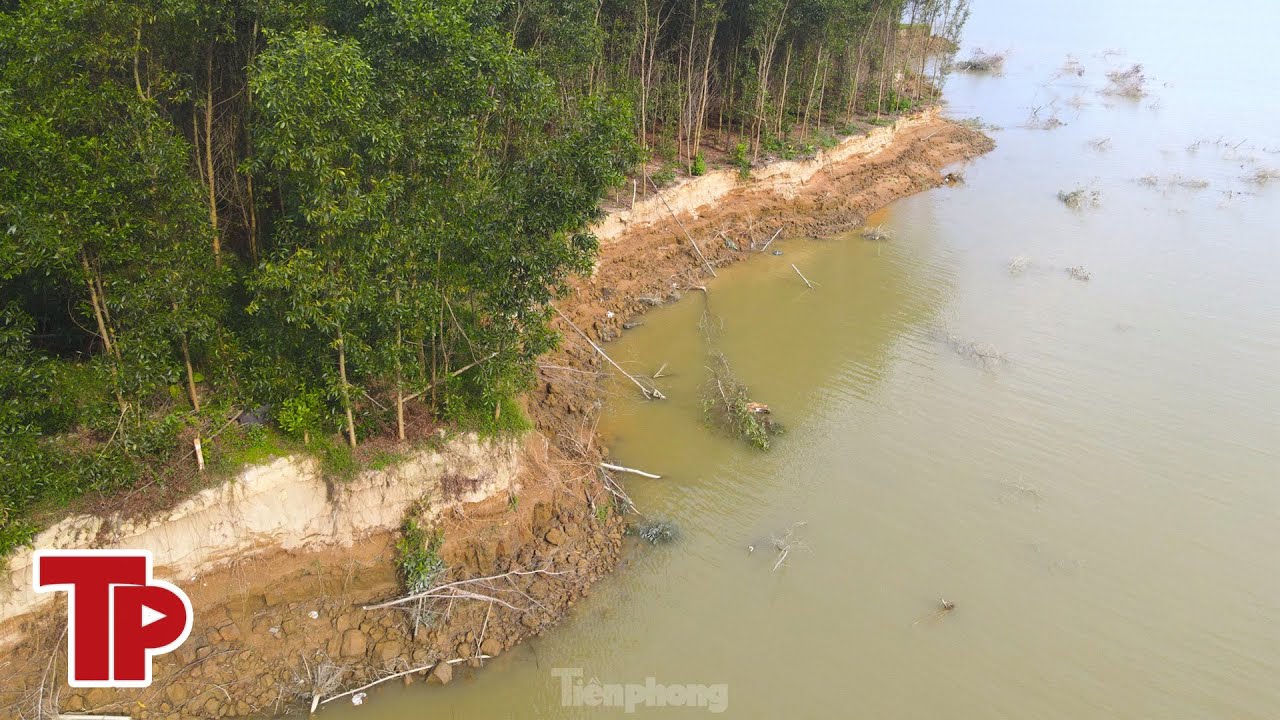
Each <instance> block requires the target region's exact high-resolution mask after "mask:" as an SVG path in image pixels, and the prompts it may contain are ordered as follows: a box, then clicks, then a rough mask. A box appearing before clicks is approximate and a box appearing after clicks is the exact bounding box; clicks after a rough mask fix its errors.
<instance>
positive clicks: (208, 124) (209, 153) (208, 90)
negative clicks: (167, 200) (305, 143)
mask: <svg viewBox="0 0 1280 720" xmlns="http://www.w3.org/2000/svg"><path fill="white" fill-rule="evenodd" d="M213 49H214V45H213V43H209V53H208V55H207V56H206V58H205V65H204V73H205V96H204V162H205V176H206V177H208V179H209V226H210V227H211V228H213V258H214V261H215V262H217V263H218V264H219V265H221V264H222V236H221V235H220V234H219V232H218V183H217V180H216V179H215V177H214V174H213Z"/></svg>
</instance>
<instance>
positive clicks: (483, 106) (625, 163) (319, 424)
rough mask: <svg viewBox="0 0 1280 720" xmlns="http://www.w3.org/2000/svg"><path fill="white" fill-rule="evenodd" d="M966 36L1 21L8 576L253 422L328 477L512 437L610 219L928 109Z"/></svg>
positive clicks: (537, 1) (706, 8)
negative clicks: (691, 183)
mask: <svg viewBox="0 0 1280 720" xmlns="http://www.w3.org/2000/svg"><path fill="white" fill-rule="evenodd" d="M967 14H968V10H967V3H966V0H638V1H637V0H554V1H553V0H364V1H361V2H354V1H352V0H309V1H307V2H281V1H280V0H240V1H216V0H215V1H213V2H197V1H196V0H145V1H137V0H124V1H118V0H112V1H109V2H108V1H106V0H26V1H14V0H4V1H0V399H2V400H3V404H2V405H0V468H3V477H0V551H7V550H8V549H10V548H12V547H14V546H15V545H17V544H21V543H23V542H26V541H28V540H29V539H30V537H31V535H32V533H33V532H34V530H35V529H36V527H37V523H36V521H35V520H34V519H33V518H35V517H36V516H37V515H38V512H39V511H41V510H46V509H49V508H54V507H60V506H63V505H65V504H66V503H68V502H70V501H72V500H74V499H76V498H78V497H80V496H83V495H84V494H86V493H97V494H111V493H113V492H119V491H121V490H123V489H126V488H129V487H134V486H136V485H137V484H138V483H139V482H141V481H143V480H145V481H147V482H149V483H157V482H158V483H160V484H161V485H163V484H164V482H165V481H166V477H167V476H166V473H168V472H170V471H171V470H172V468H173V466H174V465H175V464H177V463H178V462H179V461H180V460H182V459H184V458H185V456H187V455H189V453H190V451H191V447H192V446H191V440H192V439H193V438H196V437H201V436H204V437H206V438H209V437H210V436H212V435H215V434H217V433H218V432H219V431H221V430H222V429H223V428H225V427H226V426H227V425H228V424H229V419H230V418H232V417H235V415H236V414H237V413H239V412H241V411H243V410H245V409H254V411H255V413H258V414H262V415H265V416H266V417H267V418H269V422H270V423H271V424H272V425H273V426H274V427H276V428H278V429H279V430H280V431H282V432H284V433H286V434H288V435H291V436H294V437H296V438H298V439H299V440H300V441H301V440H305V441H306V442H308V443H311V442H315V443H317V444H318V445H319V446H321V447H324V448H330V449H332V447H333V446H335V445H338V442H337V440H336V439H337V438H338V436H339V435H340V436H341V438H342V442H344V443H345V444H346V445H348V446H351V447H354V446H356V445H357V444H359V443H360V442H361V441H362V440H363V439H364V438H366V437H369V436H387V437H393V438H398V439H400V440H404V439H405V438H406V436H407V435H412V434H413V433H412V429H411V427H410V426H411V425H412V419H413V418H415V417H426V418H430V419H431V420H432V421H433V422H439V421H447V422H451V423H455V424H457V425H459V426H461V427H464V428H467V429H489V430H494V429H503V428H508V429H511V428H519V427H520V425H521V423H522V422H524V420H523V417H522V415H521V413H520V411H519V409H518V406H517V405H516V404H515V403H514V398H516V397H517V396H518V395H519V393H521V392H522V391H523V390H524V389H525V388H526V387H527V386H528V384H529V383H530V381H531V380H532V377H533V374H532V371H533V367H534V365H533V361H534V359H535V358H537V357H538V356H539V355H540V354H542V353H543V352H545V351H547V350H548V349H550V348H551V347H553V345H554V344H555V343H556V342H557V336H556V334H555V333H554V332H553V331H552V330H551V329H550V318H551V314H552V312H553V311H552V310H551V306H550V303H551V301H552V300H553V299H554V298H555V297H557V295H558V294H559V293H560V292H561V291H563V290H564V288H565V284H566V281H567V279H568V278H569V277H570V275H571V274H573V273H577V272H583V271H587V270H589V268H590V267H591V264H592V262H593V258H594V254H595V250H596V240H595V238H594V237H593V236H592V235H591V234H590V232H589V227H590V224H591V223H592V221H594V220H596V219H597V218H598V217H599V215H600V210H599V204H600V200H601V198H602V197H603V195H604V194H605V191H606V190H607V189H609V188H611V187H613V186H616V185H618V184H619V183H621V182H622V181H623V180H624V178H625V177H626V176H627V174H628V173H632V172H636V173H640V174H644V175H646V176H647V175H648V174H649V173H650V172H651V171H652V170H653V169H654V168H655V167H662V166H666V165H669V166H672V167H675V168H679V170H680V171H681V172H686V173H689V172H697V171H698V168H701V167H705V165H704V161H703V153H704V151H705V150H706V149H707V148H708V147H710V144H711V143H713V142H715V143H719V144H720V145H721V146H725V145H727V144H734V145H735V147H736V150H737V151H738V153H739V155H740V157H743V158H746V157H747V156H750V158H756V157H758V156H759V155H760V154H761V153H762V151H764V152H767V151H768V150H769V149H770V148H776V147H781V146H785V144H786V143H788V142H791V141H792V140H794V139H795V138H807V137H810V136H811V135H816V134H818V133H823V132H826V133H830V132H831V129H833V128H834V129H836V130H839V129H842V128H846V127H848V126H849V124H850V123H851V122H852V121H853V120H854V119H855V118H858V117H862V116H866V115H868V114H870V115H873V116H875V117H879V116H881V115H882V114H889V113H896V112H901V111H904V110H908V109H911V108H912V107H914V106H915V105H917V104H919V103H922V102H929V101H931V100H932V99H934V98H935V97H936V92H937V87H938V82H937V80H938V78H939V77H940V74H941V73H942V72H943V71H944V70H945V67H946V61H947V59H949V57H950V54H951V52H953V50H954V41H955V39H956V38H957V36H958V33H959V30H960V27H961V26H962V25H963V22H964V20H965V18H966V17H967ZM713 138H714V140H713ZM726 138H733V139H732V140H726ZM721 149H724V150H728V149H729V148H727V147H722V148H721ZM745 161H747V162H749V159H747V160H745ZM259 408H265V410H264V411H262V412H260V413H259V412H258V410H257V409H259ZM406 418H409V419H408V420H407V419H406ZM188 464H189V463H188Z"/></svg>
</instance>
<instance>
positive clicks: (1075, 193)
mask: <svg viewBox="0 0 1280 720" xmlns="http://www.w3.org/2000/svg"><path fill="white" fill-rule="evenodd" d="M1058 201H1059V202H1061V203H1062V204H1063V205H1066V206H1067V207H1069V208H1071V209H1072V210H1083V209H1084V208H1087V207H1097V206H1098V205H1099V203H1100V202H1101V201H1102V193H1100V192H1098V191H1097V190H1090V189H1088V188H1084V187H1078V188H1076V189H1075V190H1070V191H1068V190H1059V191H1058Z"/></svg>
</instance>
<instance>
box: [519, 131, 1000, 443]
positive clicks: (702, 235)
mask: <svg viewBox="0 0 1280 720" xmlns="http://www.w3.org/2000/svg"><path fill="white" fill-rule="evenodd" d="M900 122H901V123H902V125H904V126H905V127H902V128H901V129H898V130H896V131H895V132H894V133H893V135H892V141H891V142H887V143H884V144H883V146H881V147H879V148H878V149H876V150H873V151H872V152H870V153H868V154H861V155H858V154H855V155H852V156H851V157H848V158H844V159H842V160H841V161H840V162H837V163H831V164H825V165H824V166H823V167H822V169H820V170H818V171H817V172H816V173H814V174H813V175H812V177H810V178H809V180H808V182H807V183H799V182H788V178H786V177H781V178H779V177H777V174H774V175H772V176H771V177H767V178H766V179H763V180H760V181H750V180H748V181H744V182H742V183H741V184H740V185H739V186H738V187H735V188H734V189H732V190H731V191H729V192H728V193H727V194H725V195H724V196H722V197H721V198H720V199H718V200H717V202H716V204H715V206H710V207H702V208H698V209H697V211H696V212H695V213H683V214H681V215H680V216H679V217H680V223H677V222H676V221H675V220H673V219H672V218H671V214H670V213H669V212H667V211H666V209H665V207H663V206H661V205H659V206H658V207H659V208H662V210H661V213H662V214H656V213H653V212H650V213H648V214H649V215H650V216H652V218H653V219H652V221H651V222H646V223H636V224H635V225H634V226H632V227H628V228H625V229H623V230H622V231H621V232H618V233H616V234H615V235H614V236H613V237H611V238H609V239H607V240H602V242H601V247H600V257H599V260H598V261H597V265H596V271H595V272H594V273H593V274H592V275H591V276H590V277H588V278H581V279H579V280H578V281H577V282H576V283H575V285H574V288H573V292H572V294H571V295H570V296H569V297H567V298H565V299H564V300H562V301H561V302H560V303H559V307H560V310H561V312H563V313H564V315H565V316H566V317H567V318H569V319H570V320H571V321H572V322H573V323H574V324H575V325H577V326H578V327H579V328H581V329H582V330H583V331H584V332H586V333H587V334H588V335H590V336H591V337H592V339H593V340H595V341H597V342H607V341H609V340H612V339H614V338H616V337H617V336H618V334H619V332H620V331H621V330H622V329H623V325H624V324H625V323H626V322H628V321H629V320H631V319H632V318H634V317H635V316H637V315H639V314H642V313H644V312H645V311H646V310H648V309H650V308H652V307H654V306H656V305H660V304H663V303H666V302H674V301H675V300H678V299H679V298H680V297H681V295H682V293H684V292H687V291H688V290H691V289H699V288H701V286H702V285H703V284H704V283H705V282H706V280H707V279H708V277H709V274H708V272H707V270H706V269H705V265H704V264H703V262H702V261H701V260H700V259H699V258H698V256H697V255H696V254H695V253H694V250H693V248H692V247H691V246H690V244H689V240H688V239H687V238H686V236H685V230H687V231H688V234H689V235H691V236H692V237H693V238H694V240H696V241H697V243H698V246H699V248H700V249H701V251H702V254H703V255H704V256H705V257H706V259H707V260H708V262H710V263H711V264H712V265H714V266H720V265H726V264H729V263H732V262H736V261H738V260H742V259H745V258H748V257H751V256H753V255H756V254H757V252H756V250H757V249H758V248H760V247H762V246H763V245H764V244H765V243H767V242H768V241H769V238H770V237H772V236H773V234H774V233H775V231H777V230H779V229H780V228H781V231H782V232H781V236H783V237H798V236H800V237H813V238H820V237H830V236H832V235H837V234H840V233H843V232H847V231H850V230H854V229H856V228H858V227H860V226H861V225H862V224H863V223H864V222H865V221H866V218H867V217H868V216H869V215H870V214H871V213H873V212H875V211H876V210H880V209H882V208H884V207H886V206H887V205H889V204H890V203H892V202H893V201H894V200H898V199H900V198H903V197H906V196H908V195H913V194H915V193H917V192H921V191H923V190H927V189H929V188H933V187H937V186H939V185H942V184H944V183H945V182H946V180H945V178H944V176H943V175H942V169H943V168H945V167H947V166H948V165H952V164H954V163H957V162H961V161H964V160H968V159H971V158H974V157H976V156H978V155H981V154H983V153H985V152H988V151H990V150H991V149H992V148H993V147H994V143H993V142H992V140H991V138H989V137H987V136H986V135H983V134H982V133H981V132H978V131H976V130H973V129H971V128H968V127H965V126H963V125H960V124H959V123H956V122H953V121H951V120H947V119H945V118H942V117H940V116H938V115H937V114H936V113H934V112H927V113H926V114H924V115H923V116H918V117H916V118H912V119H910V120H904V121H900ZM836 152H837V153H838V152H839V150H838V149H837V151H836ZM762 174H763V173H762ZM678 192H679V190H676V191H671V190H666V191H664V195H667V196H672V195H674V194H675V193H678ZM681 224H683V226H684V230H682V229H681V227H680V225H681ZM729 241H732V243H733V245H736V246H737V247H738V248H739V249H738V250H734V249H733V248H732V247H731V245H730V242H729ZM561 324H562V325H563V323H561ZM564 334H565V341H564V343H563V344H562V348H561V349H560V350H559V351H557V352H555V353H552V354H550V355H548V356H547V357H544V358H543V359H542V361H541V363H540V365H539V377H540V382H539V385H538V387H537V388H536V389H535V390H534V392H533V393H531V397H530V398H529V402H528V408H529V411H530V413H531V414H532V415H533V417H534V418H535V420H536V421H537V423H538V425H539V427H540V428H542V429H543V431H544V432H547V433H548V434H549V435H550V434H554V433H557V432H559V433H568V432H571V431H572V430H574V429H575V428H576V427H580V426H581V425H583V424H590V423H592V422H593V418H594V415H595V412H596V410H597V409H598V407H599V402H600V399H601V391H600V385H599V383H598V382H595V381H594V379H593V378H590V377H589V376H584V375H583V374H582V371H583V370H588V369H589V370H593V371H596V372H600V371H601V370H602V368H604V367H605V365H604V363H603V362H602V361H601V360H600V358H599V357H598V356H597V354H596V353H595V351H594V350H593V349H592V348H591V347H590V346H589V345H588V344H587V343H585V342H583V341H582V339H581V338H580V337H578V335H577V334H576V333H575V332H573V330H571V329H567V328H565V329H564Z"/></svg>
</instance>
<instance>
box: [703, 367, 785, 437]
mask: <svg viewBox="0 0 1280 720" xmlns="http://www.w3.org/2000/svg"><path fill="white" fill-rule="evenodd" d="M710 360H711V366H710V368H709V369H710V370H711V377H710V378H708V380H707V383H706V385H705V386H704V387H703V399H702V403H703V410H704V411H705V412H706V414H707V419H708V420H709V421H710V422H711V423H712V424H713V425H716V426H718V427H720V428H723V429H724V430H727V431H729V432H731V433H733V434H735V435H738V436H740V437H741V438H743V439H744V440H746V441H747V442H748V443H750V444H751V445H753V446H754V447H757V448H759V449H761V450H768V449H769V445H770V441H771V438H772V437H773V436H774V435H777V434H779V433H780V432H782V428H781V426H779V425H778V424H777V423H775V422H773V420H772V419H771V418H770V417H769V406H767V405H765V404H763V403H758V402H752V401H751V398H750V396H749V395H748V391H747V386H746V385H744V384H743V383H742V381H741V380H739V379H738V378H737V376H736V375H734V374H733V369H732V368H731V367H729V361H728V359H726V358H725V356H724V355H723V354H722V353H719V352H716V353H712V355H711V358H710Z"/></svg>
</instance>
